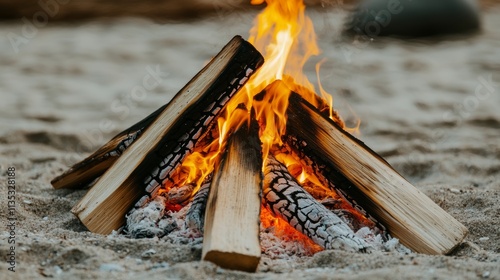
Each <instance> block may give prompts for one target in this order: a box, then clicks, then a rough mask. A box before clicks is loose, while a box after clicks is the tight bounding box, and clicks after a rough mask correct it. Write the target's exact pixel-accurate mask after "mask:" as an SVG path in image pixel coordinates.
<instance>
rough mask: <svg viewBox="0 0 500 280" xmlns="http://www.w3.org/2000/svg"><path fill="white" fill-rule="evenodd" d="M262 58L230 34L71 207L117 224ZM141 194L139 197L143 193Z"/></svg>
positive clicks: (106, 226)
mask: <svg viewBox="0 0 500 280" xmlns="http://www.w3.org/2000/svg"><path fill="white" fill-rule="evenodd" d="M262 63H263V58H262V56H261V55H260V54H259V52H258V51H257V50H255V48H254V47H253V46H252V45H251V44H250V43H248V42H246V41H245V40H243V39H242V38H241V37H240V36H236V37H235V38H233V39H232V40H231V41H230V42H229V43H228V44H227V45H226V46H225V47H224V48H223V50H222V51H221V52H220V53H219V54H218V55H217V56H216V57H215V58H214V59H212V61H211V62H210V63H209V64H208V65H207V66H205V67H204V68H203V69H202V70H201V71H200V72H199V73H198V74H197V75H196V76H195V77H194V78H193V79H192V80H191V81H190V82H189V83H188V84H187V85H186V86H185V87H184V88H183V89H181V91H180V92H179V93H177V95H176V96H175V97H174V98H173V99H172V101H171V102H170V103H169V104H168V105H167V106H166V108H165V109H164V110H163V111H162V113H161V114H160V115H159V116H158V117H157V118H156V120H155V121H154V122H153V123H152V124H151V125H150V126H149V127H148V128H147V129H146V130H145V131H144V132H143V134H142V136H141V137H140V138H139V139H137V141H135V142H134V143H133V144H132V145H131V146H130V147H129V148H128V149H126V150H125V152H124V153H123V155H122V156H120V157H119V158H118V160H117V161H116V162H115V164H113V166H111V168H110V169H108V170H107V171H106V173H104V175H103V176H102V177H101V178H100V179H99V180H98V181H97V182H96V184H95V185H94V187H92V188H91V189H90V190H89V192H88V193H87V194H86V195H85V196H84V197H83V199H82V200H81V201H80V202H79V203H78V204H77V205H76V206H75V207H74V208H73V209H72V212H73V213H74V214H75V215H77V216H78V218H79V219H80V220H81V221H82V222H83V224H84V225H85V226H87V228H88V229H89V230H90V231H93V232H96V233H102V234H108V233H110V232H111V231H112V230H115V229H118V228H119V227H121V226H122V225H123V224H124V222H125V220H124V216H125V214H126V213H127V211H129V210H130V209H131V207H132V206H133V205H134V203H135V202H137V201H139V202H138V203H137V204H141V205H142V202H141V201H143V200H147V199H148V198H150V197H152V196H154V195H155V193H156V191H157V190H158V188H159V187H160V185H161V183H162V182H163V181H164V180H168V178H169V176H170V175H171V171H173V170H175V168H176V167H178V166H179V165H180V164H181V162H182V160H183V159H184V157H185V156H186V155H187V154H189V153H190V152H192V149H193V147H194V146H195V145H196V143H197V141H198V140H199V139H201V138H202V136H203V134H204V133H207V131H208V129H209V128H210V124H211V123H212V122H213V121H215V120H216V119H217V117H218V115H219V114H220V112H221V111H222V110H223V108H224V107H225V105H226V104H227V102H228V101H229V100H230V98H231V97H232V96H233V95H234V94H235V93H236V92H237V91H238V90H239V89H240V88H241V86H242V85H243V84H244V83H245V82H246V81H247V80H248V78H249V76H250V75H251V74H252V73H253V72H254V71H255V70H256V69H257V68H258V67H260V65H261V64H262ZM141 197H142V198H141Z"/></svg>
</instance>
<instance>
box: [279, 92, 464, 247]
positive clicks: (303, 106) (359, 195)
mask: <svg viewBox="0 0 500 280" xmlns="http://www.w3.org/2000/svg"><path fill="white" fill-rule="evenodd" d="M289 102H290V103H289V107H288V110H287V114H288V121H287V134H289V135H293V136H294V137H296V138H297V139H298V141H304V143H305V144H304V145H306V146H308V152H309V153H311V154H312V155H313V157H314V158H319V159H322V161H323V162H324V163H325V164H327V165H328V168H330V170H335V172H333V173H332V174H333V176H335V174H341V175H342V176H337V178H333V180H332V181H334V182H336V183H337V185H338V186H339V187H343V188H344V189H343V190H344V191H345V192H346V193H347V194H348V195H352V194H354V195H352V197H353V198H354V199H356V200H357V202H358V203H359V204H360V205H361V206H362V207H363V209H365V210H366V211H367V212H369V213H371V214H372V215H373V216H374V217H375V218H376V219H377V220H378V221H380V222H381V223H383V224H384V225H385V226H386V227H387V229H388V231H389V233H390V234H391V235H393V236H394V237H396V238H399V239H400V241H401V242H402V243H403V244H404V245H406V246H407V247H409V248H411V249H412V250H414V251H416V252H418V253H427V254H446V253H449V252H450V251H451V250H453V248H455V247H456V246H457V245H458V244H460V242H462V240H463V239H464V238H465V236H466V235H467V228H465V226H463V225H462V224H461V223H460V222H458V221H457V220H456V219H454V218H453V217H452V216H451V215H449V214H448V213H446V211H444V210H443V209H441V208H440V207H439V206H438V205H437V204H436V203H434V202H433V201H432V200H431V199H430V198H429V197H427V196H426V195H425V194H423V193H422V192H421V191H419V190H418V189H417V188H415V187H414V186H413V185H411V184H410V183H409V182H408V181H407V180H405V179H404V178H403V177H402V176H401V175H400V174H399V173H398V172H397V171H395V170H394V169H393V168H392V167H391V166H390V165H389V163H387V162H386V161H385V160H384V159H383V158H382V157H380V156H379V155H377V154H376V153H375V152H374V151H372V150H371V149H370V148H368V147H367V146H366V145H365V144H364V143H363V142H361V141H359V140H358V139H356V138H355V137H353V136H352V135H350V134H349V133H347V132H346V131H344V130H343V129H342V128H341V127H340V126H338V124H336V123H335V122H333V121H332V120H330V119H328V117H326V116H324V115H323V114H321V113H320V112H319V111H318V110H316V108H314V107H313V106H312V105H311V104H309V103H308V102H306V101H305V100H304V99H302V98H301V97H300V96H299V95H297V94H292V95H291V97H290V99H289ZM342 178H345V179H344V182H342V181H341V180H342ZM336 180H337V181H336Z"/></svg>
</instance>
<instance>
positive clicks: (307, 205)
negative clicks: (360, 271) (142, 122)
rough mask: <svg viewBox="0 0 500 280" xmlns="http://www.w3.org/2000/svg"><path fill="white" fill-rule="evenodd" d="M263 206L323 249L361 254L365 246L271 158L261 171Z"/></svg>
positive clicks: (363, 242) (366, 245) (367, 248)
mask: <svg viewBox="0 0 500 280" xmlns="http://www.w3.org/2000/svg"><path fill="white" fill-rule="evenodd" d="M262 194H263V201H264V202H263V203H264V204H265V205H266V207H267V208H268V209H269V210H271V212H272V213H273V214H274V215H276V216H279V217H281V218H283V219H284V220H285V221H287V222H288V223H289V224H290V225H291V226H292V227H294V228H295V229H296V230H298V231H300V232H302V233H303V234H305V235H307V236H308V237H309V238H311V239H312V240H313V241H314V242H316V244H318V245H320V246H321V247H323V248H325V249H345V250H350V251H361V252H365V251H367V250H369V246H368V244H366V242H365V241H364V240H363V239H361V238H359V237H357V236H356V235H355V234H354V232H353V231H352V229H351V228H349V226H348V225H347V224H346V223H345V222H343V221H342V220H341V219H340V218H339V217H338V216H337V215H335V214H334V213H333V212H332V211H330V210H328V209H327V208H326V207H325V206H323V205H322V204H321V203H319V202H318V201H317V200H316V199H314V197H312V196H311V195H310V194H309V193H307V192H306V191H304V189H302V187H301V186H300V184H299V183H298V182H297V181H296V180H295V179H294V178H293V177H292V176H291V175H290V173H288V170H287V168H286V167H285V166H284V165H283V164H281V163H280V162H278V161H277V160H276V159H275V158H274V157H273V156H272V155H270V156H269V157H268V158H267V163H266V166H265V168H264V186H263V193H262Z"/></svg>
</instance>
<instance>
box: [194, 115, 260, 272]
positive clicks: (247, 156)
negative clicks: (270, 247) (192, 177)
mask: <svg viewBox="0 0 500 280" xmlns="http://www.w3.org/2000/svg"><path fill="white" fill-rule="evenodd" d="M260 145H261V143H260V140H259V137H258V125H257V122H252V125H251V126H250V127H249V128H247V127H245V126H243V127H241V128H240V129H239V130H238V131H237V132H235V133H234V134H233V135H232V136H231V138H230V139H229V141H228V143H227V148H226V152H225V153H224V155H223V156H222V161H221V164H220V165H219V167H218V168H217V169H216V171H215V172H214V178H213V180H212V184H211V185H210V193H209V197H208V202H207V207H206V212H205V231H204V237H203V250H202V259H203V260H208V261H211V262H213V263H215V264H217V265H219V266H221V267H224V268H229V269H236V270H243V271H249V272H254V271H255V270H256V269H257V265H258V264H259V260H260V256H261V249H260V239H259V230H260V229H259V220H260V208H261V198H260V193H261V184H262V155H261V146H260Z"/></svg>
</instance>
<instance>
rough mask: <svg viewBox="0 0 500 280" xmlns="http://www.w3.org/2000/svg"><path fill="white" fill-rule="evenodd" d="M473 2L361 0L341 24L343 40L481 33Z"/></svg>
mask: <svg viewBox="0 0 500 280" xmlns="http://www.w3.org/2000/svg"><path fill="white" fill-rule="evenodd" d="M480 22H481V20H480V12H479V5H478V3H477V1H476V0H364V1H362V2H361V3H360V4H359V5H358V6H357V7H356V9H355V10H354V11H353V12H352V13H351V14H350V15H349V16H348V18H347V20H346V22H345V23H344V30H343V35H345V36H356V35H359V36H368V37H369V38H375V37H378V36H393V37H402V38H415V37H428V36H434V35H446V34H464V33H471V32H474V31H478V30H479V29H480V25H481V24H480Z"/></svg>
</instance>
